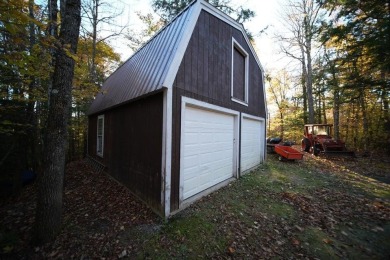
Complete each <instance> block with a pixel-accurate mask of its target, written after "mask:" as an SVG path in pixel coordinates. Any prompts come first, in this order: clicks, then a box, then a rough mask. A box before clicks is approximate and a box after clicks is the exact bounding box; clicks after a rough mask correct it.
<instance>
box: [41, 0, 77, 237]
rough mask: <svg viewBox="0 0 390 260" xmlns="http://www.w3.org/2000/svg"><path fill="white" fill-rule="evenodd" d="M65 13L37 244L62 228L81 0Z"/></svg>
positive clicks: (69, 2)
mask: <svg viewBox="0 0 390 260" xmlns="http://www.w3.org/2000/svg"><path fill="white" fill-rule="evenodd" d="M64 11H65V13H64V14H62V16H61V17H62V23H61V29H60V35H59V44H60V47H59V48H58V50H57V53H56V60H55V61H56V62H55V68H54V73H53V84H52V90H51V92H50V93H49V95H50V105H49V114H48V120H47V126H46V138H45V139H46V140H45V147H44V152H43V160H44V163H43V167H42V168H43V170H42V173H41V174H40V176H39V180H38V185H39V186H38V201H37V211H36V220H35V241H34V242H35V243H38V244H40V243H45V242H48V241H51V240H52V239H54V238H55V237H56V235H57V234H58V233H59V231H60V227H61V217H62V195H63V179H64V170H65V155H66V143H67V125H68V117H69V110H70V107H71V100H72V96H71V90H72V81H73V74H74V65H75V61H74V60H73V58H72V57H70V56H69V53H71V54H72V55H74V54H75V53H76V49H77V41H78V36H79V29H80V21H81V16H80V0H67V1H66V3H65V8H64Z"/></svg>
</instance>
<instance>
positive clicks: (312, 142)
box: [302, 124, 355, 156]
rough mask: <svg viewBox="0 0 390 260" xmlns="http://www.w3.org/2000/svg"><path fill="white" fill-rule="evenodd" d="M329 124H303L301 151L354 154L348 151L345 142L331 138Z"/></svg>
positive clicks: (318, 153) (316, 153) (317, 153)
mask: <svg viewBox="0 0 390 260" xmlns="http://www.w3.org/2000/svg"><path fill="white" fill-rule="evenodd" d="M332 127H333V125H331V124H309V125H305V131H304V138H303V139H302V151H305V152H308V153H313V154H314V155H316V156H317V155H320V154H340V155H350V156H354V155H355V153H354V152H351V151H348V150H347V148H346V147H345V142H343V141H342V140H335V139H333V138H332V136H331V135H332Z"/></svg>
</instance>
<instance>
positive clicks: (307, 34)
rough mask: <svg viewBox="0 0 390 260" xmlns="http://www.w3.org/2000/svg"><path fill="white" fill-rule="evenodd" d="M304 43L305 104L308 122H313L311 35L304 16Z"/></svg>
mask: <svg viewBox="0 0 390 260" xmlns="http://www.w3.org/2000/svg"><path fill="white" fill-rule="evenodd" d="M304 20H305V22H304V23H305V43H306V61H307V78H306V91H307V106H308V110H309V118H308V119H309V124H314V123H315V121H314V101H313V67H312V64H311V35H310V33H311V32H310V30H309V24H308V21H307V19H306V18H305V19H304Z"/></svg>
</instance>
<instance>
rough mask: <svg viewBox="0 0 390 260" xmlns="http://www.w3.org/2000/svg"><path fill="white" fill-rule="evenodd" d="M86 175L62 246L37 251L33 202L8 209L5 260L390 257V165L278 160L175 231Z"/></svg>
mask: <svg viewBox="0 0 390 260" xmlns="http://www.w3.org/2000/svg"><path fill="white" fill-rule="evenodd" d="M81 166H82V167H84V168H83V169H81V170H79V171H76V173H75V174H74V176H73V177H72V178H73V179H70V180H68V185H67V186H66V187H65V215H64V228H63V232H62V233H61V234H60V236H59V237H58V239H57V240H56V241H54V242H53V243H50V244H48V245H45V246H43V247H41V248H31V247H29V245H28V239H29V233H30V231H31V226H32V223H33V220H31V219H32V216H33V212H34V207H30V209H29V210H26V209H24V211H23V210H22V209H21V208H23V207H25V206H26V203H27V200H28V198H29V199H30V200H32V199H33V198H30V197H31V196H29V197H27V196H21V197H19V198H14V199H13V200H11V201H8V202H5V203H2V204H1V205H0V213H1V214H2V216H3V214H4V216H6V217H4V218H3V219H2V220H1V222H0V224H1V226H0V246H1V248H0V250H2V251H0V252H1V253H0V257H1V256H3V257H11V258H12V257H18V258H20V257H25V256H29V257H31V258H40V257H45V258H46V257H50V258H56V257H58V258H71V257H74V258H80V257H84V258H85V257H87V258H99V257H105V258H108V259H112V258H118V257H119V258H130V259H172V258H176V259H194V258H196V259H198V258H223V259H225V258H239V259H259V258H306V257H308V258H320V259H389V257H390V185H389V184H387V183H386V182H387V180H388V177H389V176H390V167H389V166H390V163H389V162H385V161H373V160H372V159H370V158H358V159H354V160H345V161H344V160H329V159H323V158H317V157H313V156H311V155H305V157H304V160H302V161H298V162H279V161H278V160H277V157H276V156H273V155H269V157H268V160H267V162H266V163H265V164H264V165H262V166H261V167H259V168H258V169H256V170H255V171H252V172H251V173H248V174H246V175H245V176H243V177H242V178H240V180H237V181H234V182H232V183H231V184H229V185H228V186H226V187H224V188H222V189H220V190H218V191H216V192H214V193H212V194H211V195H208V196H206V197H204V198H202V199H201V200H199V201H198V202H196V203H194V204H193V205H192V206H190V207H189V208H187V209H185V210H183V211H181V212H179V213H178V214H176V215H175V216H173V217H172V218H171V219H170V220H169V221H166V222H164V221H162V220H161V219H159V218H157V217H156V216H155V215H154V214H153V213H152V212H151V211H150V210H149V209H148V208H146V207H145V206H143V205H142V204H141V203H139V202H138V201H137V200H136V199H135V198H134V197H132V196H131V194H130V193H129V192H128V191H127V190H126V189H124V188H120V185H118V184H117V183H116V182H114V181H111V180H110V179H109V178H107V177H106V176H104V175H102V174H98V173H93V172H91V171H92V170H91V169H89V168H88V166H86V165H85V163H84V162H82V163H78V164H75V165H73V166H72V165H71V166H70V168H72V167H73V168H72V169H75V168H77V169H80V167H81ZM87 171H90V172H88V174H85V172H87ZM94 174H95V175H94ZM90 176H92V177H90ZM69 178H70V177H69ZM88 178H90V179H88ZM92 181H93V182H96V183H95V184H91V182H92ZM91 186H92V187H94V188H93V190H88V189H91V188H86V187H91ZM118 186H119V187H118ZM29 192H30V193H31V192H32V191H29ZM118 192H119V194H118ZM80 198H83V199H80ZM30 203H31V201H30ZM20 212H23V214H22V215H21V214H20ZM12 216H17V217H16V218H12ZM16 221H17V222H18V223H19V224H18V223H15V222H16ZM20 223H23V225H22V224H20Z"/></svg>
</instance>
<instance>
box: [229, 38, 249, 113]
mask: <svg viewBox="0 0 390 260" xmlns="http://www.w3.org/2000/svg"><path fill="white" fill-rule="evenodd" d="M234 48H237V49H238V51H239V52H241V54H242V56H244V62H245V71H244V73H245V75H244V81H245V82H244V88H245V94H244V95H245V96H244V99H245V100H240V99H237V98H235V97H234ZM231 64H232V68H231V83H230V84H231V85H230V92H231V100H232V101H234V102H236V103H239V104H241V105H244V106H248V103H249V93H248V92H249V55H248V53H247V52H246V51H245V49H244V48H243V47H242V46H241V45H240V44H239V43H238V41H237V40H236V39H234V37H232V62H231Z"/></svg>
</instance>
